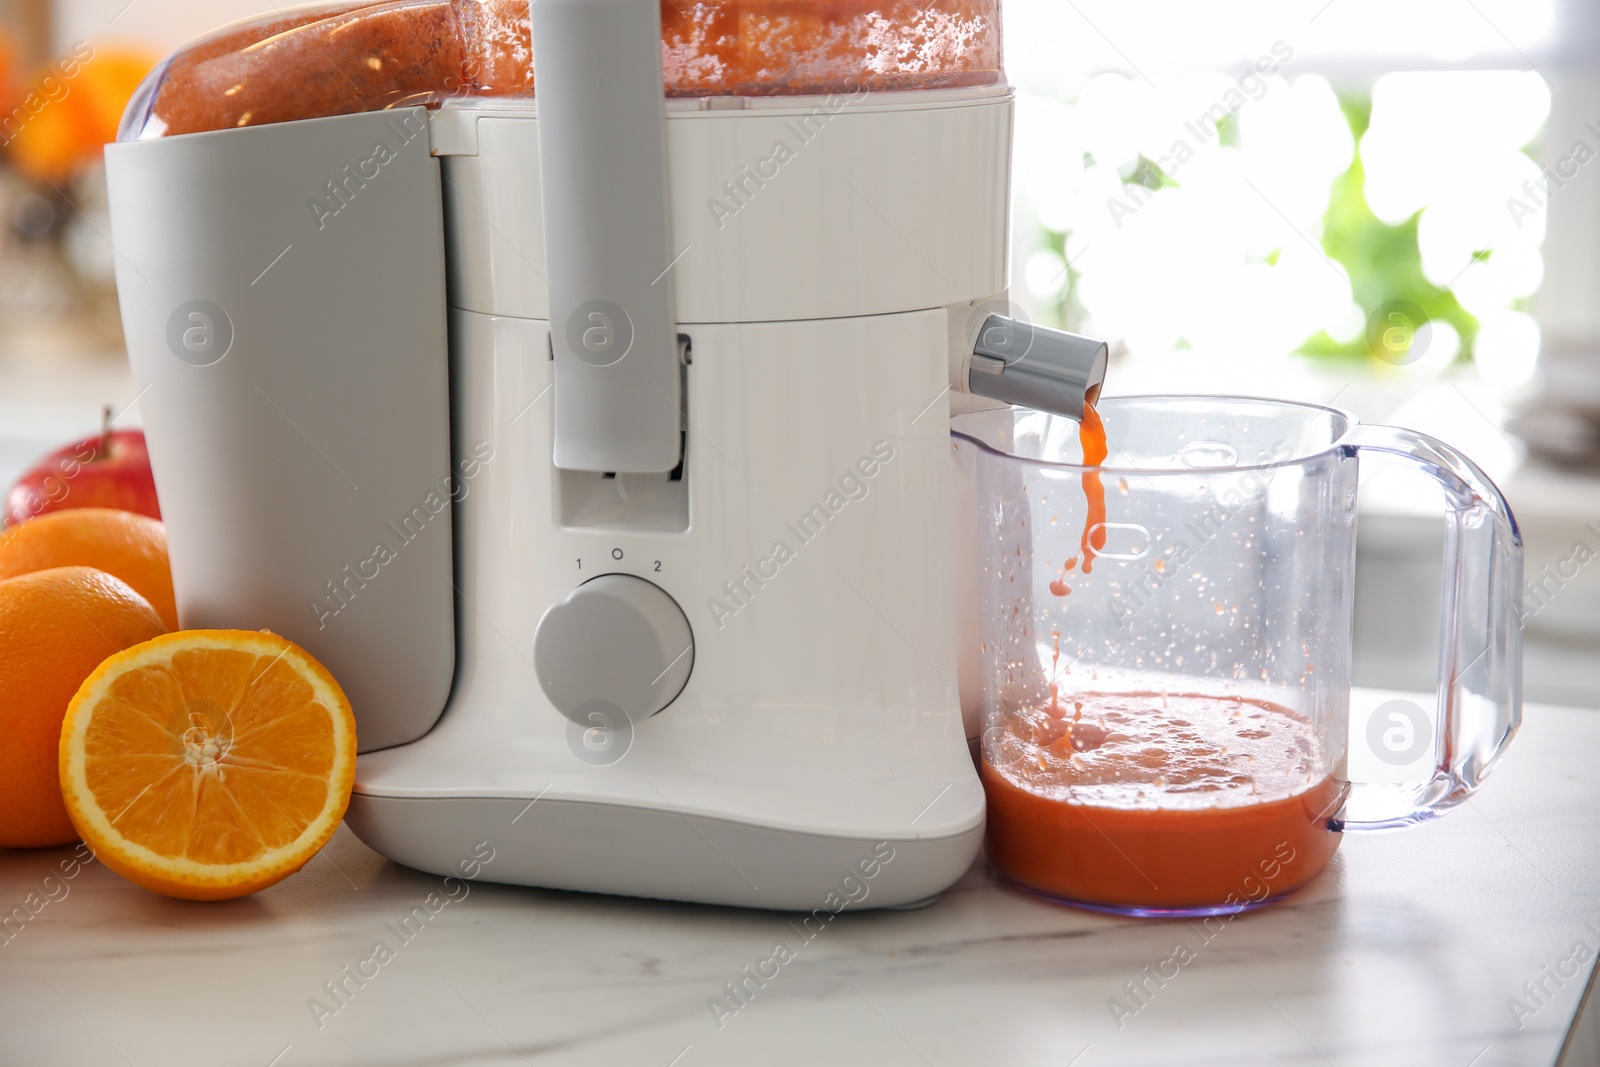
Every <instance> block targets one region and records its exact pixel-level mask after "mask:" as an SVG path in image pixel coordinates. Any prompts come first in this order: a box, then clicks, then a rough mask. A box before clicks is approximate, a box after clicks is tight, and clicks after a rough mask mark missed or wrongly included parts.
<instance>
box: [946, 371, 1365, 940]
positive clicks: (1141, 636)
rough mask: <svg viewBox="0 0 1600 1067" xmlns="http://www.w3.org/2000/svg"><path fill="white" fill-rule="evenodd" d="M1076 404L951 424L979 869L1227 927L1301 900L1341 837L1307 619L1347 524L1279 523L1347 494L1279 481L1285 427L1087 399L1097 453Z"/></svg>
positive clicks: (1328, 682) (1336, 706)
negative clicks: (970, 677)
mask: <svg viewBox="0 0 1600 1067" xmlns="http://www.w3.org/2000/svg"><path fill="white" fill-rule="evenodd" d="M1087 400H1088V403H1087V404H1086V408H1085V412H1084V418H1083V420H1082V422H1081V423H1080V424H1079V425H1078V426H1076V427H1074V426H1073V425H1072V424H1071V423H1070V422H1068V421H1067V420H1063V419H1060V418H1057V417H1053V416H1049V415H1043V414H1040V413H1037V412H1024V411H1020V410H1019V411H1012V412H1000V413H995V412H983V413H978V414H976V415H972V416H963V417H962V418H961V419H958V420H957V424H956V437H957V448H958V450H959V449H961V448H963V447H965V448H972V449H974V451H975V453H976V455H975V459H974V465H973V468H972V469H973V470H974V472H975V478H976V481H977V489H978V497H979V512H980V519H979V522H980V542H981V544H982V546H983V552H984V554H985V561H984V562H985V567H984V575H983V579H982V582H983V592H982V595H981V598H980V614H981V618H980V630H981V632H982V634H983V650H982V651H983V660H984V671H985V673H986V676H987V677H986V678H985V709H984V733H983V744H982V765H981V768H980V773H981V776H982V779H983V783H984V788H985V792H986V794H987V798H988V829H987V834H986V846H987V851H988V856H989V860H990V862H991V864H992V865H993V866H994V868H995V869H996V871H997V872H998V873H1000V874H1001V875H1002V876H1003V877H1005V878H1006V879H1008V880H1010V881H1012V882H1014V883H1016V884H1018V885H1021V886H1023V887H1025V888H1027V889H1030V890H1033V891H1035V892H1039V893H1043V894H1046V895H1048V896H1051V897H1055V898H1058V899H1061V900H1064V901H1067V902H1071V903H1076V904H1083V905H1087V906H1091V907H1098V908H1104V909H1110V910H1114V911H1121V912H1127V913H1134V914H1207V913H1226V912H1233V911H1239V910H1243V909H1245V908H1248V907H1251V906H1253V905H1256V904H1259V903H1262V902H1264V901H1267V900H1270V899H1274V898H1276V897H1279V896H1282V895H1283V894H1285V893H1288V892H1291V891H1293V890H1294V889H1297V888H1298V887H1300V886H1302V885H1304V884H1305V883H1306V882H1308V881H1310V880H1311V879H1312V878H1313V877H1315V876H1316V874H1317V873H1318V872H1320V871H1321V870H1322V869H1323V868H1324V867H1325V866H1326V865H1327V863H1328V861H1329V860H1330V859H1331V857H1332V855H1333V853H1334V850H1335V849H1336V848H1337V847H1338V843H1339V840H1340V833H1339V826H1340V824H1339V822H1338V821H1337V818H1336V816H1337V815H1338V814H1339V812H1340V809H1341V807H1342V805H1343V802H1344V800H1345V796H1346V793H1347V790H1348V785H1347V783H1345V781H1344V780H1343V779H1342V777H1340V774H1339V771H1340V768H1341V767H1342V764H1343V755H1344V748H1343V746H1344V733H1343V729H1344V723H1345V721H1346V719H1345V716H1346V704H1347V701H1348V686H1347V685H1346V684H1344V683H1343V681H1342V680H1343V678H1344V677H1346V676H1347V667H1346V665H1345V663H1344V662H1343V660H1344V658H1347V657H1348V644H1349V632H1348V621H1347V620H1346V622H1345V625H1344V627H1343V628H1342V629H1340V628H1339V627H1338V626H1337V625H1336V624H1335V625H1329V621H1330V620H1334V621H1335V623H1336V620H1338V619H1339V618H1340V617H1341V610H1340V605H1339V604H1338V603H1334V604H1332V605H1330V609H1329V610H1323V608H1322V604H1323V602H1324V601H1325V600H1334V601H1337V600H1338V598H1337V597H1331V596H1330V594H1331V593H1333V591H1334V590H1336V589H1337V588H1338V587H1339V585H1340V581H1341V576H1344V575H1347V574H1348V572H1349V568H1350V563H1351V560H1350V556H1351V554H1352V550H1353V539H1352V536H1351V535H1352V534H1353V524H1352V523H1351V522H1349V521H1348V520H1347V518H1345V517H1342V516H1340V517H1336V518H1335V521H1334V522H1332V523H1331V528H1330V529H1326V530H1324V531H1322V532H1321V536H1316V537H1314V536H1307V534H1306V533H1305V532H1302V529H1301V522H1300V520H1299V518H1298V516H1297V515H1286V514H1283V513H1282V512H1283V511H1284V507H1285V505H1286V504H1294V505H1296V506H1299V505H1300V504H1301V502H1302V501H1303V498H1304V489H1305V488H1306V487H1307V486H1308V485H1311V484H1314V482H1315V479H1317V478H1326V479H1331V480H1332V482H1333V483H1334V484H1333V485H1332V488H1334V489H1335V490H1342V489H1343V487H1344V485H1345V481H1346V480H1347V479H1348V477H1349V476H1350V475H1349V473H1348V472H1345V471H1343V470H1341V469H1339V468H1338V467H1337V462H1336V460H1335V459H1334V458H1332V457H1323V458H1322V459H1321V460H1318V459H1317V458H1316V457H1308V459H1307V462H1308V463H1310V465H1311V467H1312V468H1313V471H1314V472H1316V473H1312V472H1308V471H1306V470H1303V469H1293V468H1285V467H1284V466H1282V464H1283V461H1284V460H1285V458H1286V455H1285V452H1286V451H1288V450H1292V447H1293V446H1292V445H1291V444H1290V440H1291V437H1290V434H1291V431H1294V433H1295V435H1296V436H1297V437H1299V436H1304V428H1303V427H1297V426H1296V424H1295V419H1296V418H1299V417H1301V415H1300V412H1298V411H1295V412H1291V414H1290V417H1289V419H1288V421H1287V422H1285V423H1283V424H1282V425H1278V424H1275V423H1274V422H1273V420H1272V419H1270V418H1264V417H1262V415H1263V414H1264V413H1261V412H1255V411H1250V410H1245V411H1240V412H1232V413H1226V412H1224V413H1217V414H1210V413H1207V412H1205V411H1204V410H1203V408H1201V407H1199V406H1196V405H1191V406H1190V407H1189V409H1188V410H1183V411H1176V412H1166V411H1148V410H1139V409H1138V408H1137V407H1136V405H1137V404H1138V403H1139V402H1138V401H1134V402H1129V401H1121V400H1117V401H1109V402H1107V405H1106V406H1109V407H1110V409H1111V411H1110V415H1111V417H1110V419H1108V420H1107V422H1108V423H1109V424H1110V426H1111V431H1110V432H1111V439H1110V440H1109V442H1108V440H1107V429H1106V425H1104V424H1102V421H1101V417H1100V412H1099V411H1097V409H1096V403H1095V402H1096V400H1097V398H1096V397H1095V396H1094V395H1093V394H1091V395H1090V396H1089V397H1088V398H1087ZM1251 416H1255V417H1254V418H1252V417H1251ZM1002 422H1003V425H1002ZM1208 422H1210V423H1211V425H1208ZM1252 423H1253V425H1252ZM1269 435H1276V437H1277V439H1276V440H1274V437H1273V436H1269ZM1074 438H1075V440H1074ZM1130 449H1131V452H1132V454H1130ZM1051 460H1056V462H1051ZM1352 484H1353V483H1352ZM1277 485H1285V486H1292V487H1293V488H1294V489H1295V494H1294V495H1293V496H1291V495H1290V494H1289V493H1288V492H1287V491H1286V490H1284V489H1277V488H1275V486H1277ZM1108 490H1109V492H1108ZM1318 495H1321V494H1318ZM1108 498H1109V499H1108ZM1274 601H1277V602H1278V603H1274ZM1347 607H1348V600H1347V599H1346V600H1344V603H1343V609H1344V610H1347Z"/></svg>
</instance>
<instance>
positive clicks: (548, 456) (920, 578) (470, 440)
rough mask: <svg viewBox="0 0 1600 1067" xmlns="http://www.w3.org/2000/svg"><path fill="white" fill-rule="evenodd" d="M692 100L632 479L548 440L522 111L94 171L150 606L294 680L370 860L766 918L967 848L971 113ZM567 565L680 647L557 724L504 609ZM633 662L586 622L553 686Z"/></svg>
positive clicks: (555, 262) (642, 655) (930, 890)
mask: <svg viewBox="0 0 1600 1067" xmlns="http://www.w3.org/2000/svg"><path fill="white" fill-rule="evenodd" d="M726 103H727V102H726V101H723V102H720V104H726ZM734 103H735V104H737V105H738V106H732V105H729V106H726V107H724V106H720V104H719V106H718V107H716V108H711V107H709V106H700V104H699V102H693V101H691V102H685V103H684V104H679V103H678V102H674V106H670V107H669V108H668V110H667V118H666V121H665V129H666V157H667V174H668V190H669V199H668V213H669V216H670V223H671V230H670V232H671V234H672V238H673V245H674V252H675V254H676V255H677V258H676V259H675V260H673V261H672V262H671V263H670V264H664V267H665V269H664V270H663V271H662V274H661V276H660V279H659V280H661V281H663V282H664V283H665V284H670V285H671V286H672V288H673V293H674V297H675V302H676V322H677V329H678V333H679V334H680V336H681V338H682V341H683V362H682V366H681V375H682V378H681V382H682V395H681V399H680V401H679V403H678V405H677V406H678V407H679V411H678V415H679V430H680V433H681V440H682V451H681V463H680V464H679V466H678V467H677V468H675V469H673V470H671V471H666V472H655V473H637V472H626V471H624V472H607V471H600V470H577V469H563V468H560V467H558V466H556V464H555V463H554V462H553V460H552V451H553V448H554V445H555V433H556V431H555V417H554V402H555V395H554V394H555V393H556V391H557V390H558V389H559V385H558V383H557V377H558V376H557V375H556V373H555V367H556V364H555V361H554V360H553V359H552V348H553V346H552V342H551V331H552V329H556V330H561V329H565V328H568V326H569V324H567V323H559V322H558V323H556V324H554V325H552V323H551V322H550V305H549V297H548V288H549V287H548V275H549V274H550V273H552V272H555V271H559V270H560V269H561V263H560V262H559V257H555V256H553V255H547V251H548V250H547V242H546V237H547V227H546V216H547V214H548V212H549V211H551V210H553V208H552V206H551V205H549V204H548V203H545V202H544V198H543V193H542V190H541V188H540V173H541V165H540V164H541V161H540V158H539V150H540V148H539V146H540V139H539V131H538V123H539V119H538V114H537V110H536V108H535V107H534V105H533V103H532V102H531V101H519V102H515V103H509V102H502V103H494V102H488V101H475V102H472V103H470V104H467V103H464V104H459V105H456V104H452V105H447V106H446V107H444V108H442V109H440V110H438V111H435V112H428V111H424V110H422V109H401V110H395V111H388V112H373V113H366V114H358V115H348V116H340V117H334V118H321V119H310V120H303V121H298V122H291V123H283V124H279V125H275V126H264V127H257V128H247V129H238V130H226V131H218V132H211V133H199V134H190V135H185V136H182V137H174V138H167V139H160V140H152V141H142V142H131V143H126V144H119V145H115V146H111V147H110V148H109V149H108V152H107V158H108V170H109V174H110V180H111V197H112V214H113V223H114V240H115V242H116V245H117V249H118V253H119V258H118V282H119V287H120V289H121V292H122V300H123V313H124V322H125V326H126V333H127V338H128V346H129V351H130V355H131V358H132V361H133V366H134V372H135V376H136V378H137V379H138V382H139V385H140V388H141V389H142V390H143V392H142V393H141V396H140V403H141V407H142V410H143V413H144V416H145V421H146V427H147V435H148V437H149V440H150V447H151V452H152V458H153V463H154V466H155V473H156V479H157V487H158V491H159V492H160V493H161V495H162V503H163V510H164V513H165V514H166V516H167V522H168V526H169V536H170V538H171V543H172V548H173V565H174V583H175V586H176V589H177V594H178V599H179V612H180V617H181V619H182V622H183V624H184V625H185V626H189V627H194V626H220V627H228V626H232V627H243V628H259V627H262V626H266V627H270V628H272V629H274V630H276V631H278V632H281V633H283V634H284V635H285V636H287V637H290V638H291V639H293V640H295V641H296V642H297V643H299V644H301V645H303V646H304V647H305V648H306V649H307V650H309V651H310V652H311V653H312V654H314V655H316V656H317V657H318V658H319V659H321V660H322V661H323V662H325V663H326V664H327V665H328V666H329V668H330V669H331V670H332V671H333V672H334V674H335V676H336V677H337V678H338V679H339V680H340V682H341V684H342V685H343V686H344V687H345V689H346V690H347V692H348V693H349V695H350V697H351V700H352V703H353V705H354V708H355V711H356V716H357V722H358V735H359V738H360V742H361V749H362V753H363V754H362V756H361V758H360V761H359V765H358V770H357V781H356V787H355V794H354V796H353V797H352V801H351V806H350V811H349V815H348V821H349V823H350V825H351V827H352V828H353V829H354V830H355V831H356V832H357V834H358V835H359V836H361V837H362V838H363V840H365V841H367V842H368V843H369V844H371V845H372V846H373V847H375V848H377V849H378V850H379V851H380V852H383V853H384V854H385V855H388V856H390V857H392V858H394V859H396V860H398V861H400V862H403V863H406V864H408V865H410V866H413V867H417V868H419V869H423V870H428V871H433V872H436V873H440V874H447V873H450V872H451V871H452V870H454V869H455V868H456V865H457V864H458V862H459V861H460V860H461V859H462V858H463V857H466V856H471V855H473V854H474V851H475V849H476V848H477V846H478V844H479V843H480V842H488V843H489V844H490V845H491V846H492V847H493V849H494V855H495V857H496V858H495V860H494V862H493V863H492V864H491V865H488V866H486V867H485V868H484V871H485V874H484V876H485V877H488V878H491V879H494V880H501V881H508V882H518V883H524V884H530V885H539V886H547V887H554V888H565V889H580V890H591V891H600V892H612V893H625V894H633V895H641V896H653V897H666V898H673V899H683V900H695V901H705V902H713V903H723V904H734V905H743V906H754V907H770V908H782V909H804V910H810V909H814V908H822V907H829V906H830V902H831V901H838V900H843V899H848V900H850V901H851V904H852V906H858V907H873V906H889V905H900V904H907V903H912V902H915V901H918V900H921V899H925V898H927V897H929V896H931V895H933V894H935V893H937V892H939V891H940V890H942V889H943V888H945V887H946V886H947V885H949V884H950V883H951V882H952V881H954V880H955V878H957V877H959V875H960V874H961V873H962V872H963V871H964V870H965V869H966V868H967V866H968V865H969V864H970V862H971V859H972V857H973V855H974V854H975V852H976V850H977V847H978V844H979V840H980V838H981V833H982V826H983V793H982V789H981V787H980V785H979V783H978V780H977V777H976V775H975V773H974V771H973V765H972V762H971V758H970V754H969V751H968V746H967V738H968V730H967V729H966V728H964V725H963V718H962V707H961V700H960V697H959V692H958V684H957V682H958V669H957V645H958V640H957V634H956V628H957V625H958V617H959V615H960V612H959V610H958V606H957V600H956V598H957V586H956V583H957V577H956V575H957V572H958V571H959V570H960V568H959V567H958V566H955V565H953V559H954V557H955V553H956V547H955V546H954V544H953V537H954V536H956V533H955V532H953V530H952V527H953V526H954V527H955V530H956V531H961V530H963V529H966V530H970V529H971V527H972V523H971V518H970V513H962V512H960V509H959V508H958V507H955V505H953V503H952V491H953V490H952V461H951V446H950V440H949V412H950V403H951V400H950V383H951V379H952V366H953V364H955V363H959V362H960V357H961V356H963V355H964V354H965V353H966V352H968V351H970V344H971V339H972V335H973V323H974V317H973V316H974V311H973V309H974V306H975V305H976V304H977V303H978V302H980V301H984V300H987V299H989V298H992V297H993V296H994V295H995V294H997V293H1000V292H1002V291H1003V289H1004V287H1005V273H1006V271H1005V267H1006V252H1007V238H1006V234H1007V221H1008V219H1007V201H1008V192H1009V173H1008V168H1009V162H1008V161H1009V156H1010V152H1009V148H1010V134H1011V100H1010V96H1009V93H1008V92H1007V91H1006V90H1005V89H1004V88H998V89H997V88H993V87H986V88H978V89H960V90H934V91H925V92H916V93H903V94H901V93H881V94H858V95H856V96H854V97H846V96H837V95H836V96H832V97H826V98H822V97H818V98H779V99H773V100H735V101H734ZM274 256H276V257H278V258H277V259H274V258H273V257H274ZM263 268H265V269H263ZM195 314H199V315H200V316H201V319H200V320H195V319H193V318H192V317H191V316H193V315H195ZM174 323H176V324H177V326H176V327H174V325H173V324H174ZM175 329H176V331H177V332H176V333H174V330H175ZM207 329H209V330H210V333H209V334H208V333H207V332H206V331H207ZM191 331H192V332H191ZM223 333H226V334H227V346H226V348H225V350H224V351H222V352H221V354H218V352H217V351H216V347H220V340H219V338H220V337H221V335H222V334H223ZM174 337H176V338H177V339H176V340H174V339H173V338H174ZM207 337H209V338H211V343H212V344H213V346H214V347H213V348H211V349H205V343H206V339H207ZM190 341H194V342H195V343H197V344H199V345H200V348H201V349H202V350H201V351H193V350H191V348H190V346H189V342H190ZM953 508H955V510H954V512H953ZM953 513H954V514H956V515H957V521H956V522H955V523H952V514H953ZM606 575H621V576H625V577H626V578H628V579H629V580H630V582H640V583H648V585H649V586H650V587H651V589H653V590H654V592H650V593H649V594H648V596H650V597H656V596H657V594H664V595H665V596H666V597H668V598H670V601H671V602H672V603H674V604H675V605H676V606H677V608H678V609H680V610H681V612H682V615H683V619H684V621H685V622H686V623H687V626H688V630H689V631H690V632H691V633H692V647H691V649H688V650H685V652H686V653H688V654H689V655H690V657H691V658H690V662H692V668H691V669H690V670H689V671H688V675H687V680H686V681H685V682H684V683H683V684H682V688H681V691H679V692H677V693H676V695H675V696H672V697H670V703H668V704H667V705H666V707H665V708H663V709H662V710H660V711H659V712H657V713H655V714H648V713H647V714H634V715H630V714H628V713H627V712H626V711H625V710H623V709H622V708H621V707H620V705H619V704H614V705H611V706H612V707H613V708H614V709H615V710H616V711H620V712H621V713H622V714H621V716H620V718H619V717H618V716H616V715H614V714H613V715H611V716H609V717H602V719H594V718H592V716H589V717H585V716H582V715H572V713H571V710H570V709H568V713H567V714H563V712H562V710H558V708H557V707H556V706H555V704H554V703H553V702H552V699H551V698H550V696H549V695H548V694H549V692H550V686H551V684H552V683H551V680H550V678H548V677H541V674H545V675H548V674H549V673H551V672H552V671H553V670H556V669H557V668H552V667H550V666H548V665H547V663H546V661H542V660H540V659H539V655H538V653H536V650H535V646H536V644H537V643H538V641H537V638H538V635H539V631H540V625H541V620H542V619H544V618H545V617H546V615H547V613H550V612H552V611H553V610H554V609H555V608H557V607H558V606H560V605H561V604H563V603H564V602H567V601H568V600H569V599H570V598H571V597H572V596H573V595H574V592H575V591H581V590H582V588H583V587H584V586H586V585H587V584H588V583H589V582H591V581H592V580H593V579H594V578H596V577H600V576H606ZM552 617H554V616H552ZM636 640H637V635H632V634H630V633H624V632H623V631H621V630H617V631H606V630H602V631H599V632H596V633H595V634H594V635H593V640H592V641H591V642H590V645H589V647H586V648H585V649H584V652H583V657H582V658H583V660H584V672H587V673H588V675H590V676H592V677H593V678H594V679H595V685H596V687H597V688H596V689H595V692H596V693H597V694H600V695H604V694H605V692H607V690H606V685H607V684H609V682H608V681H607V679H608V678H610V677H611V676H612V675H617V676H619V677H620V676H622V675H624V674H626V673H627V670H628V668H629V667H630V665H634V664H636V663H637V662H640V661H642V660H648V659H649V657H650V656H651V655H658V654H659V653H660V651H661V650H660V649H658V648H649V649H646V648H642V647H637V646H636V644H631V643H630V642H636ZM673 662H674V663H677V664H679V668H678V669H680V670H681V663H682V660H681V658H680V659H678V660H674V661H673ZM559 666H560V665H558V667H559ZM672 667H673V664H671V663H669V664H667V668H668V669H672ZM665 673H666V671H665V670H664V671H663V674H665ZM869 868H870V870H871V871H872V872H873V873H872V874H871V875H870V876H868V875H866V874H865V872H866V871H867V870H868V869H869ZM869 877H870V880H865V879H868V878H869ZM846 879H849V881H848V882H846V881H845V880H846ZM850 886H858V887H859V886H865V887H866V889H867V892H866V894H865V895H863V896H860V899H859V900H857V899H855V893H854V891H852V890H851V889H850V888H849V887H850ZM841 894H842V896H841ZM841 906H842V905H841ZM834 910H837V908H835V909H834Z"/></svg>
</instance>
